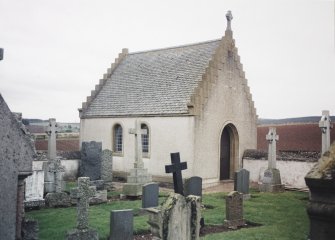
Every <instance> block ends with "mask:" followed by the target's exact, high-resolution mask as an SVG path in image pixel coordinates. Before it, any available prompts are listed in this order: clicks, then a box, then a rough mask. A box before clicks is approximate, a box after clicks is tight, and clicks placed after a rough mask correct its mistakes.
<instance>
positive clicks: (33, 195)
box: [24, 166, 45, 208]
mask: <svg viewBox="0 0 335 240" xmlns="http://www.w3.org/2000/svg"><path fill="white" fill-rule="evenodd" d="M25 186H26V189H25V200H24V206H25V207H26V208H36V207H37V208H38V207H43V206H44V205H45V201H44V199H43V194H44V171H43V169H42V168H38V167H35V168H34V166H33V174H32V175H31V176H29V177H27V178H26V184H25Z"/></svg>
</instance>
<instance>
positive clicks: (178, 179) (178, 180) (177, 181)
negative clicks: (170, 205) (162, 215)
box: [165, 152, 187, 195]
mask: <svg viewBox="0 0 335 240" xmlns="http://www.w3.org/2000/svg"><path fill="white" fill-rule="evenodd" d="M171 163H172V164H171V165H166V166H165V172H166V173H173V185H174V192H175V193H179V194H181V195H184V187H183V177H182V174H181V171H182V170H185V169H187V162H180V156H179V152H177V153H171Z"/></svg>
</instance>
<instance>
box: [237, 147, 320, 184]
mask: <svg viewBox="0 0 335 240" xmlns="http://www.w3.org/2000/svg"><path fill="white" fill-rule="evenodd" d="M319 157H320V153H319V152H303V151H285V152H283V151H280V152H279V154H278V155H277V168H278V169H279V171H280V176H281V180H282V183H283V184H284V185H285V187H289V188H299V189H302V188H306V187H307V186H306V183H305V176H306V174H307V173H308V172H309V171H310V170H311V169H312V167H313V166H314V165H315V164H316V163H317V161H318V159H319ZM242 162H243V168H245V169H246V170H248V171H250V181H251V183H260V182H261V176H262V175H263V173H264V171H265V170H266V169H267V167H268V161H267V152H265V151H260V150H246V151H245V153H244V155H243V160H242Z"/></svg>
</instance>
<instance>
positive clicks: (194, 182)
mask: <svg viewBox="0 0 335 240" xmlns="http://www.w3.org/2000/svg"><path fill="white" fill-rule="evenodd" d="M184 192H185V196H188V195H195V196H199V197H201V196H202V178H201V177H197V176H195V177H190V178H188V179H186V180H185V190H184Z"/></svg>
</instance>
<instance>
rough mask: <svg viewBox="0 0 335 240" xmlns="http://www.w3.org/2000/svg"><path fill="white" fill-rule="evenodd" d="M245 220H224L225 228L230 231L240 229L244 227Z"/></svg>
mask: <svg viewBox="0 0 335 240" xmlns="http://www.w3.org/2000/svg"><path fill="white" fill-rule="evenodd" d="M244 225H245V220H244V219H237V220H224V222H223V226H225V227H226V228H230V229H237V228H238V227H241V226H244Z"/></svg>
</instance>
